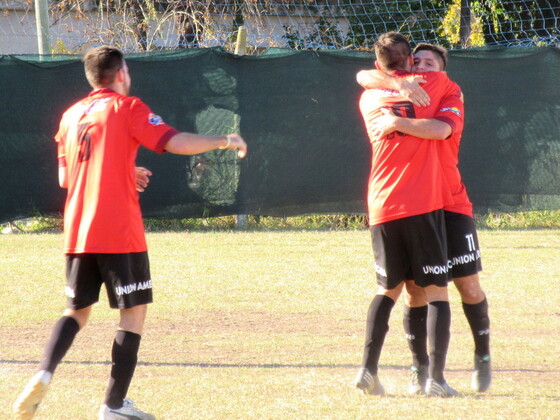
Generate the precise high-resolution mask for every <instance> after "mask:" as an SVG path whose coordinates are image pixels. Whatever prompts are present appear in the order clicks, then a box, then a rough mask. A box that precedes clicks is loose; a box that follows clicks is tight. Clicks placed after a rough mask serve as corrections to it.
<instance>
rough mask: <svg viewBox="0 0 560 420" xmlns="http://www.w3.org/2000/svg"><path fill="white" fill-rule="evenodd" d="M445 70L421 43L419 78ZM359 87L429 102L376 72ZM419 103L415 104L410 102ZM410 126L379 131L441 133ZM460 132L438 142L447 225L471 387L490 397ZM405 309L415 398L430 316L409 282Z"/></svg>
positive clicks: (381, 122)
mask: <svg viewBox="0 0 560 420" xmlns="http://www.w3.org/2000/svg"><path fill="white" fill-rule="evenodd" d="M446 67H447V50H446V49H445V48H443V47H439V46H435V45H430V44H425V43H421V44H418V46H417V47H416V48H415V49H414V66H413V71H415V72H419V73H421V72H426V71H445V69H446ZM357 78H358V82H359V83H360V84H362V86H364V87H366V88H376V87H377V88H381V87H390V86H391V87H394V88H395V89H396V90H398V91H399V92H401V94H403V95H404V96H405V97H407V98H409V99H410V100H416V101H419V102H422V104H424V105H425V104H427V103H429V98H428V102H426V101H425V99H426V97H427V94H425V91H424V90H423V89H422V88H421V87H420V85H419V84H418V83H417V82H418V79H416V80H406V79H403V78H398V77H393V76H390V75H388V74H387V73H384V72H381V71H378V70H365V71H362V72H360V73H359V74H358V76H357ZM412 98H416V99H412ZM411 122H412V121H411V120H408V121H407V119H406V118H402V117H398V116H396V115H393V114H387V115H386V116H385V117H383V118H380V119H378V120H377V124H378V125H377V128H378V130H379V131H380V132H381V133H384V134H389V133H392V132H394V131H402V132H406V133H407V134H411V135H415V136H419V137H425V138H433V136H434V135H437V132H434V131H432V129H433V128H434V127H435V126H436V125H437V124H438V121H437V120H425V121H416V125H414V126H412V125H411V124H410V123H411ZM461 134H462V132H461V131H455V132H454V133H453V135H452V136H451V137H449V138H447V139H445V140H443V141H440V142H438V152H439V160H440V163H441V165H442V168H443V170H444V174H445V177H446V179H447V181H448V183H449V186H450V188H451V192H452V194H453V203H452V204H450V205H448V206H445V207H444V210H445V224H446V231H447V242H448V252H449V259H450V261H451V265H452V268H451V271H452V277H453V283H454V284H455V286H456V287H457V290H458V291H459V294H460V295H461V300H462V303H463V312H464V313H465V316H466V318H467V320H468V322H469V325H470V328H471V331H472V335H473V339H474V343H475V351H474V372H473V375H472V380H471V387H472V389H473V390H474V391H477V392H484V391H486V390H487V389H488V388H489V386H490V384H491V379H492V371H491V363H490V318H489V315H488V301H487V299H486V295H485V293H484V292H483V290H482V288H481V286H480V278H479V275H478V272H479V271H481V270H482V265H481V260H480V247H479V243H478V236H477V233H476V225H475V221H474V214H473V206H472V203H471V201H470V199H469V197H468V195H467V192H466V188H465V185H464V184H463V182H462V178H461V173H460V172H459V168H458V164H459V146H460V142H461ZM406 287H407V291H408V292H409V293H407V295H408V296H407V305H405V311H404V312H405V315H404V320H403V324H404V327H405V332H406V335H407V338H408V342H409V347H410V349H411V351H412V353H413V366H412V369H413V375H412V384H411V387H410V390H409V391H410V392H411V393H419V392H421V389H422V383H423V382H425V373H426V372H425V371H426V369H427V364H428V355H427V353H426V341H427V337H426V323H425V320H426V312H427V303H426V300H425V297H424V293H423V291H422V290H421V289H420V288H418V287H415V286H414V285H413V282H411V281H407V282H406Z"/></svg>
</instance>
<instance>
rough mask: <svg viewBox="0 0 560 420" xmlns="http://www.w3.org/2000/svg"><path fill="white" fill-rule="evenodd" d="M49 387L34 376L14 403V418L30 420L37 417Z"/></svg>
mask: <svg viewBox="0 0 560 420" xmlns="http://www.w3.org/2000/svg"><path fill="white" fill-rule="evenodd" d="M48 388H49V386H48V385H47V384H45V383H44V382H43V381H41V379H39V378H38V377H36V376H34V377H33V378H32V379H31V380H30V381H29V382H28V383H27V385H26V386H25V388H24V389H23V391H22V392H21V394H19V397H18V398H17V400H16V401H15V403H14V416H15V418H16V419H17V420H30V419H32V418H33V416H34V415H35V412H36V411H37V407H38V406H39V403H40V402H41V400H42V399H43V398H44V396H45V394H46V393H47V389H48Z"/></svg>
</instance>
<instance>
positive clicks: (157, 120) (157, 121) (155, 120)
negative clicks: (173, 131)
mask: <svg viewBox="0 0 560 420" xmlns="http://www.w3.org/2000/svg"><path fill="white" fill-rule="evenodd" d="M148 121H149V123H150V124H152V125H162V124H163V119H162V118H161V117H160V116H159V115H156V114H150V115H149V116H148Z"/></svg>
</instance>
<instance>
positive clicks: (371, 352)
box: [356, 32, 463, 397]
mask: <svg viewBox="0 0 560 420" xmlns="http://www.w3.org/2000/svg"><path fill="white" fill-rule="evenodd" d="M375 55H376V59H377V61H376V64H377V65H378V66H379V67H380V68H381V70H383V71H385V72H389V73H391V74H393V75H396V76H401V77H404V76H407V75H408V74H409V72H410V70H411V68H412V64H413V56H412V51H411V48H410V45H409V43H408V41H407V40H406V38H404V36H402V35H401V34H399V33H395V32H389V33H386V34H384V35H382V36H381V37H380V38H379V39H378V41H377V42H376V44H375ZM422 77H424V78H425V79H426V83H425V84H424V85H423V86H424V89H425V90H426V91H427V93H428V95H429V96H430V98H431V102H430V105H429V106H426V107H415V106H413V104H412V103H411V102H410V101H408V100H406V99H405V98H403V97H402V96H400V95H399V93H398V92H396V91H392V90H387V89H367V90H366V91H364V93H363V94H362V97H361V99H360V110H361V113H362V116H363V118H364V121H365V124H366V129H367V132H368V136H369V138H370V142H371V146H372V168H371V175H370V181H369V188H368V220H369V225H370V230H371V233H372V243H373V250H374V255H375V271H376V275H377V283H378V286H379V288H378V291H377V294H376V296H375V297H374V299H373V301H372V303H371V305H370V308H369V311H368V319H367V327H366V341H365V346H364V358H363V362H362V367H361V369H360V371H359V372H358V375H357V377H356V386H357V387H358V388H359V389H362V390H363V391H364V392H365V393H368V394H383V393H384V389H383V386H382V385H381V383H380V381H379V378H378V376H377V370H378V362H379V357H380V353H381V349H382V346H383V341H384V339H385V335H386V333H387V330H388V321H389V317H390V314H391V311H392V308H393V306H394V303H395V301H396V299H397V298H398V296H399V295H400V292H401V290H402V287H403V285H404V282H405V280H409V279H413V280H414V282H415V283H416V284H417V285H418V286H420V287H422V288H423V290H424V292H425V294H426V298H427V300H428V302H429V304H428V325H427V330H428V337H429V341H430V354H429V359H430V360H429V361H430V363H429V372H428V373H429V379H428V381H427V384H426V393H427V394H430V395H438V396H443V397H450V396H456V395H457V392H456V391H455V390H453V389H452V388H451V387H450V386H449V385H448V384H447V382H446V381H445V378H444V375H443V371H444V368H445V360H446V356H447V348H448V345H449V338H450V332H449V329H450V321H451V318H450V307H449V299H448V294H447V283H448V276H449V267H448V257H447V242H446V237H445V226H444V213H443V207H444V206H445V205H449V204H450V203H452V196H451V192H450V190H449V187H448V185H447V181H446V179H445V177H444V175H443V170H442V168H441V166H440V163H439V159H438V153H437V141H436V140H432V139H422V138H419V137H415V136H410V135H408V134H405V133H404V132H395V133H392V134H389V135H384V133H381V132H380V131H379V130H378V128H377V126H376V120H377V119H378V118H381V117H383V116H384V115H385V112H386V111H384V110H391V111H392V112H394V113H396V114H397V115H402V116H408V117H413V118H419V119H425V118H433V117H434V116H436V114H437V113H438V110H440V109H441V108H442V107H441V103H442V102H443V100H444V99H445V100H448V101H449V102H448V104H447V105H448V106H450V105H451V104H452V105H453V107H452V108H455V107H457V108H459V109H461V110H462V106H463V105H462V101H461V91H460V88H459V87H458V86H457V85H456V84H455V83H454V82H452V81H451V80H449V78H448V77H447V76H446V75H445V74H444V73H436V72H431V73H426V74H424V75H422ZM450 98H451V99H453V101H450ZM446 107H447V106H446ZM437 118H438V121H440V122H442V123H444V126H443V128H444V129H443V130H442V131H441V132H440V133H439V135H440V136H441V138H446V137H448V136H450V135H451V134H452V133H453V132H454V131H455V130H461V129H462V124H463V121H462V118H461V116H460V114H459V115H458V114H457V113H455V112H446V113H441V115H438V117H437Z"/></svg>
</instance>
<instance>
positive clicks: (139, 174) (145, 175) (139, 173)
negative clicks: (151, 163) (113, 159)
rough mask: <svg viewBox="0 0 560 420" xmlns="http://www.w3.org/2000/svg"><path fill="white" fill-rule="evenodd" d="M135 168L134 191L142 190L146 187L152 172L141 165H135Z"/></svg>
mask: <svg viewBox="0 0 560 420" xmlns="http://www.w3.org/2000/svg"><path fill="white" fill-rule="evenodd" d="M135 170H136V191H139V192H144V190H145V189H146V187H147V186H148V184H149V182H150V178H149V177H150V176H152V172H150V171H149V170H148V169H146V168H142V167H141V166H137V167H136V168H135Z"/></svg>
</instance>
